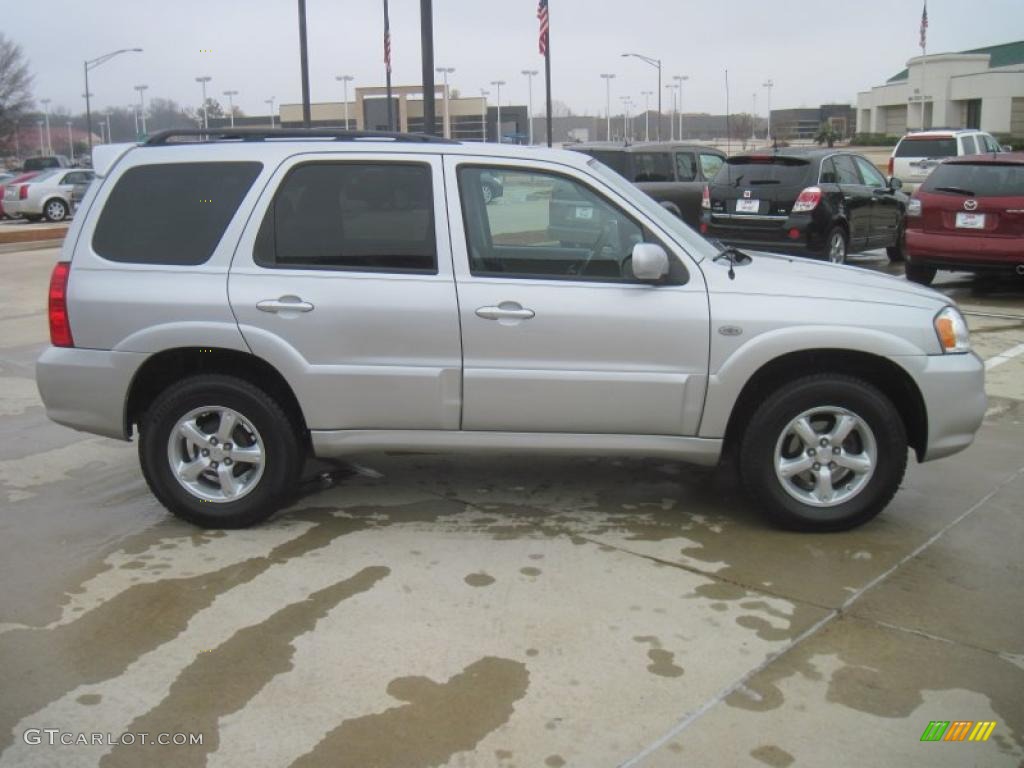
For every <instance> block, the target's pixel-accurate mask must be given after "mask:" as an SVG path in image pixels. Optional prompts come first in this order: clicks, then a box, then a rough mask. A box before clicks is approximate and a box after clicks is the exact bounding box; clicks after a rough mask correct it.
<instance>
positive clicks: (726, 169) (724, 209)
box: [700, 149, 909, 264]
mask: <svg viewBox="0 0 1024 768" xmlns="http://www.w3.org/2000/svg"><path fill="white" fill-rule="evenodd" d="M900 187H901V182H900V180H899V179H897V178H893V179H891V180H890V181H888V182H887V181H886V180H885V177H884V176H883V175H882V173H881V172H880V171H879V170H878V169H877V168H876V167H875V166H874V164H873V163H871V161H870V160H868V159H867V158H866V157H863V156H862V155H858V154H854V153H852V152H846V151H843V150H836V149H814V150H800V149H783V150H776V151H767V152H753V153H749V154H742V155H733V156H732V157H730V158H729V159H728V160H726V162H725V165H723V166H722V169H721V170H720V171H719V172H718V174H717V175H716V176H715V178H714V179H713V180H712V181H711V183H710V184H708V185H707V186H706V187H705V189H704V200H703V204H702V205H703V208H704V212H703V214H702V216H701V222H700V232H701V234H703V235H705V236H707V237H709V238H714V239H716V240H720V241H721V242H723V243H727V244H729V245H736V246H746V247H751V248H760V249H763V250H767V251H781V252H785V253H797V254H800V255H809V256H818V257H822V258H826V259H828V260H829V261H832V262H835V263H837V264H842V263H844V262H845V261H846V257H847V255H848V254H850V253H855V252H857V251H865V250H868V249H871V248H885V249H886V253H888V255H889V258H890V259H891V260H893V261H899V260H901V259H902V258H903V216H904V213H905V211H906V207H907V201H908V200H909V197H908V196H907V195H905V194H903V193H902V192H900Z"/></svg>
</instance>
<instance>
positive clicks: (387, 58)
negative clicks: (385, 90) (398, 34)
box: [384, 0, 391, 75]
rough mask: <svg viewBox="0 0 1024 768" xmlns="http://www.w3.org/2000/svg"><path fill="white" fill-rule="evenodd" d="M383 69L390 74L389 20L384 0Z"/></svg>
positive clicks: (386, 0) (386, 4)
mask: <svg viewBox="0 0 1024 768" xmlns="http://www.w3.org/2000/svg"><path fill="white" fill-rule="evenodd" d="M384 68H385V69H386V70H387V73H388V74H389V75H390V74H391V20H390V19H389V18H388V0H384Z"/></svg>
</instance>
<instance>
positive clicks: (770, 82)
mask: <svg viewBox="0 0 1024 768" xmlns="http://www.w3.org/2000/svg"><path fill="white" fill-rule="evenodd" d="M774 86H775V81H774V80H772V79H770V78H769V79H768V80H765V81H764V84H763V85H762V86H761V87H762V88H767V89H768V106H767V107H766V109H767V110H768V134H767V136H766V137H765V138H766V139H767V141H768V143H769V144H771V143H772V88H773V87H774Z"/></svg>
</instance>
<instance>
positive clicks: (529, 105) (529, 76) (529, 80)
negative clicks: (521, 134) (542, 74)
mask: <svg viewBox="0 0 1024 768" xmlns="http://www.w3.org/2000/svg"><path fill="white" fill-rule="evenodd" d="M523 74H524V75H526V93H527V101H526V109H527V111H528V114H527V116H526V117H527V119H526V122H527V123H529V124H530V144H531V145H532V144H533V76H534V75H536V74H537V70H536V69H524V70H523Z"/></svg>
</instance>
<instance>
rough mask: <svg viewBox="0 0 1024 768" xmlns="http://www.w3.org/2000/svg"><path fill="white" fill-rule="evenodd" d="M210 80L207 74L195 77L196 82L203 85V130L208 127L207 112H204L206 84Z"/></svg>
mask: <svg viewBox="0 0 1024 768" xmlns="http://www.w3.org/2000/svg"><path fill="white" fill-rule="evenodd" d="M211 80H213V78H212V77H210V76H209V75H203V76H202V77H197V78H196V82H197V83H199V84H200V85H201V86H202V87H203V130H204V131H205V130H206V129H207V128H209V127H210V121H209V119H208V117H207V114H206V84H207V83H208V82H210V81H211Z"/></svg>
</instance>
